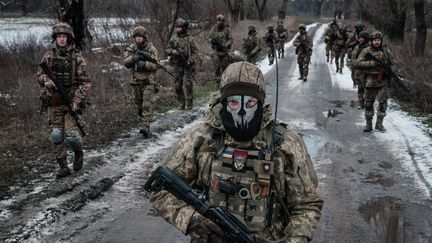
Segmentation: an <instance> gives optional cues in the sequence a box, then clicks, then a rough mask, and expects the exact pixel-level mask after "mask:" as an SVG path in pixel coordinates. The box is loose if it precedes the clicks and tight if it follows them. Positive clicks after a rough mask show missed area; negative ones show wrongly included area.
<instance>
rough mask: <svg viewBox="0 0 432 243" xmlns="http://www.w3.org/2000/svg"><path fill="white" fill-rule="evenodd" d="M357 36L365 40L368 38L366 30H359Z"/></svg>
mask: <svg viewBox="0 0 432 243" xmlns="http://www.w3.org/2000/svg"><path fill="white" fill-rule="evenodd" d="M358 37H359V38H360V37H361V38H364V39H365V40H369V37H370V36H369V32H367V31H360V33H359V34H358Z"/></svg>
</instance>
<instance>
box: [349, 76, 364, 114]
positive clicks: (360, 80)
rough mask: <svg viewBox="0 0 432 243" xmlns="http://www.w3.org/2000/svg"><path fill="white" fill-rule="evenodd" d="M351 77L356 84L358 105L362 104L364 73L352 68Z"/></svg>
mask: <svg viewBox="0 0 432 243" xmlns="http://www.w3.org/2000/svg"><path fill="white" fill-rule="evenodd" d="M351 74H352V79H353V80H354V81H353V82H354V84H355V85H357V98H358V102H359V105H362V104H364V100H365V99H364V92H365V79H366V74H365V73H364V72H362V71H360V70H357V69H353V70H352V72H351Z"/></svg>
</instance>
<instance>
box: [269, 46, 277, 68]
mask: <svg viewBox="0 0 432 243" xmlns="http://www.w3.org/2000/svg"><path fill="white" fill-rule="evenodd" d="M275 51H276V50H275V49H273V48H271V47H268V48H267V57H268V59H269V63H270V64H273V62H274V58H275Z"/></svg>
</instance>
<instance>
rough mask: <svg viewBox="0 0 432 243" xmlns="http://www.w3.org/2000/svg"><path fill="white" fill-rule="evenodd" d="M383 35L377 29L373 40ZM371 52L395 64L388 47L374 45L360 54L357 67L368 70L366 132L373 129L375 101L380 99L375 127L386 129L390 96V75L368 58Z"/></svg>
mask: <svg viewBox="0 0 432 243" xmlns="http://www.w3.org/2000/svg"><path fill="white" fill-rule="evenodd" d="M382 38H383V36H382V34H381V33H380V32H378V31H375V32H373V33H372V34H371V42H373V40H374V39H381V40H382ZM367 53H370V54H372V55H373V56H374V57H376V58H377V59H378V60H381V61H382V62H384V63H386V64H387V65H389V66H391V65H393V56H392V54H391V53H390V51H389V50H388V49H387V48H384V47H383V46H382V43H381V46H380V47H378V48H376V47H374V46H373V45H372V43H371V45H370V46H369V47H367V48H365V49H364V50H363V51H362V52H361V53H360V55H359V57H358V61H357V65H356V66H357V67H359V68H364V69H365V72H366V80H365V94H364V98H365V118H366V128H365V129H364V131H365V132H370V131H371V130H372V119H373V116H374V113H375V112H374V102H375V100H377V101H378V111H377V121H376V125H375V129H378V130H380V131H384V130H385V128H384V126H383V120H384V117H385V115H386V110H387V99H388V97H389V84H390V77H389V76H388V75H387V74H386V73H385V71H384V68H383V67H380V66H379V64H378V63H376V62H375V61H372V60H368V59H367V58H366V54H367Z"/></svg>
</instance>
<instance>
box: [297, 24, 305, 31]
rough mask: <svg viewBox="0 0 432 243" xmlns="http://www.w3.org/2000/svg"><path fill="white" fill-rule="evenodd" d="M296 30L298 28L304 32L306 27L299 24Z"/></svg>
mask: <svg viewBox="0 0 432 243" xmlns="http://www.w3.org/2000/svg"><path fill="white" fill-rule="evenodd" d="M298 28H299V29H304V30H306V25H304V24H299V26H298Z"/></svg>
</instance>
